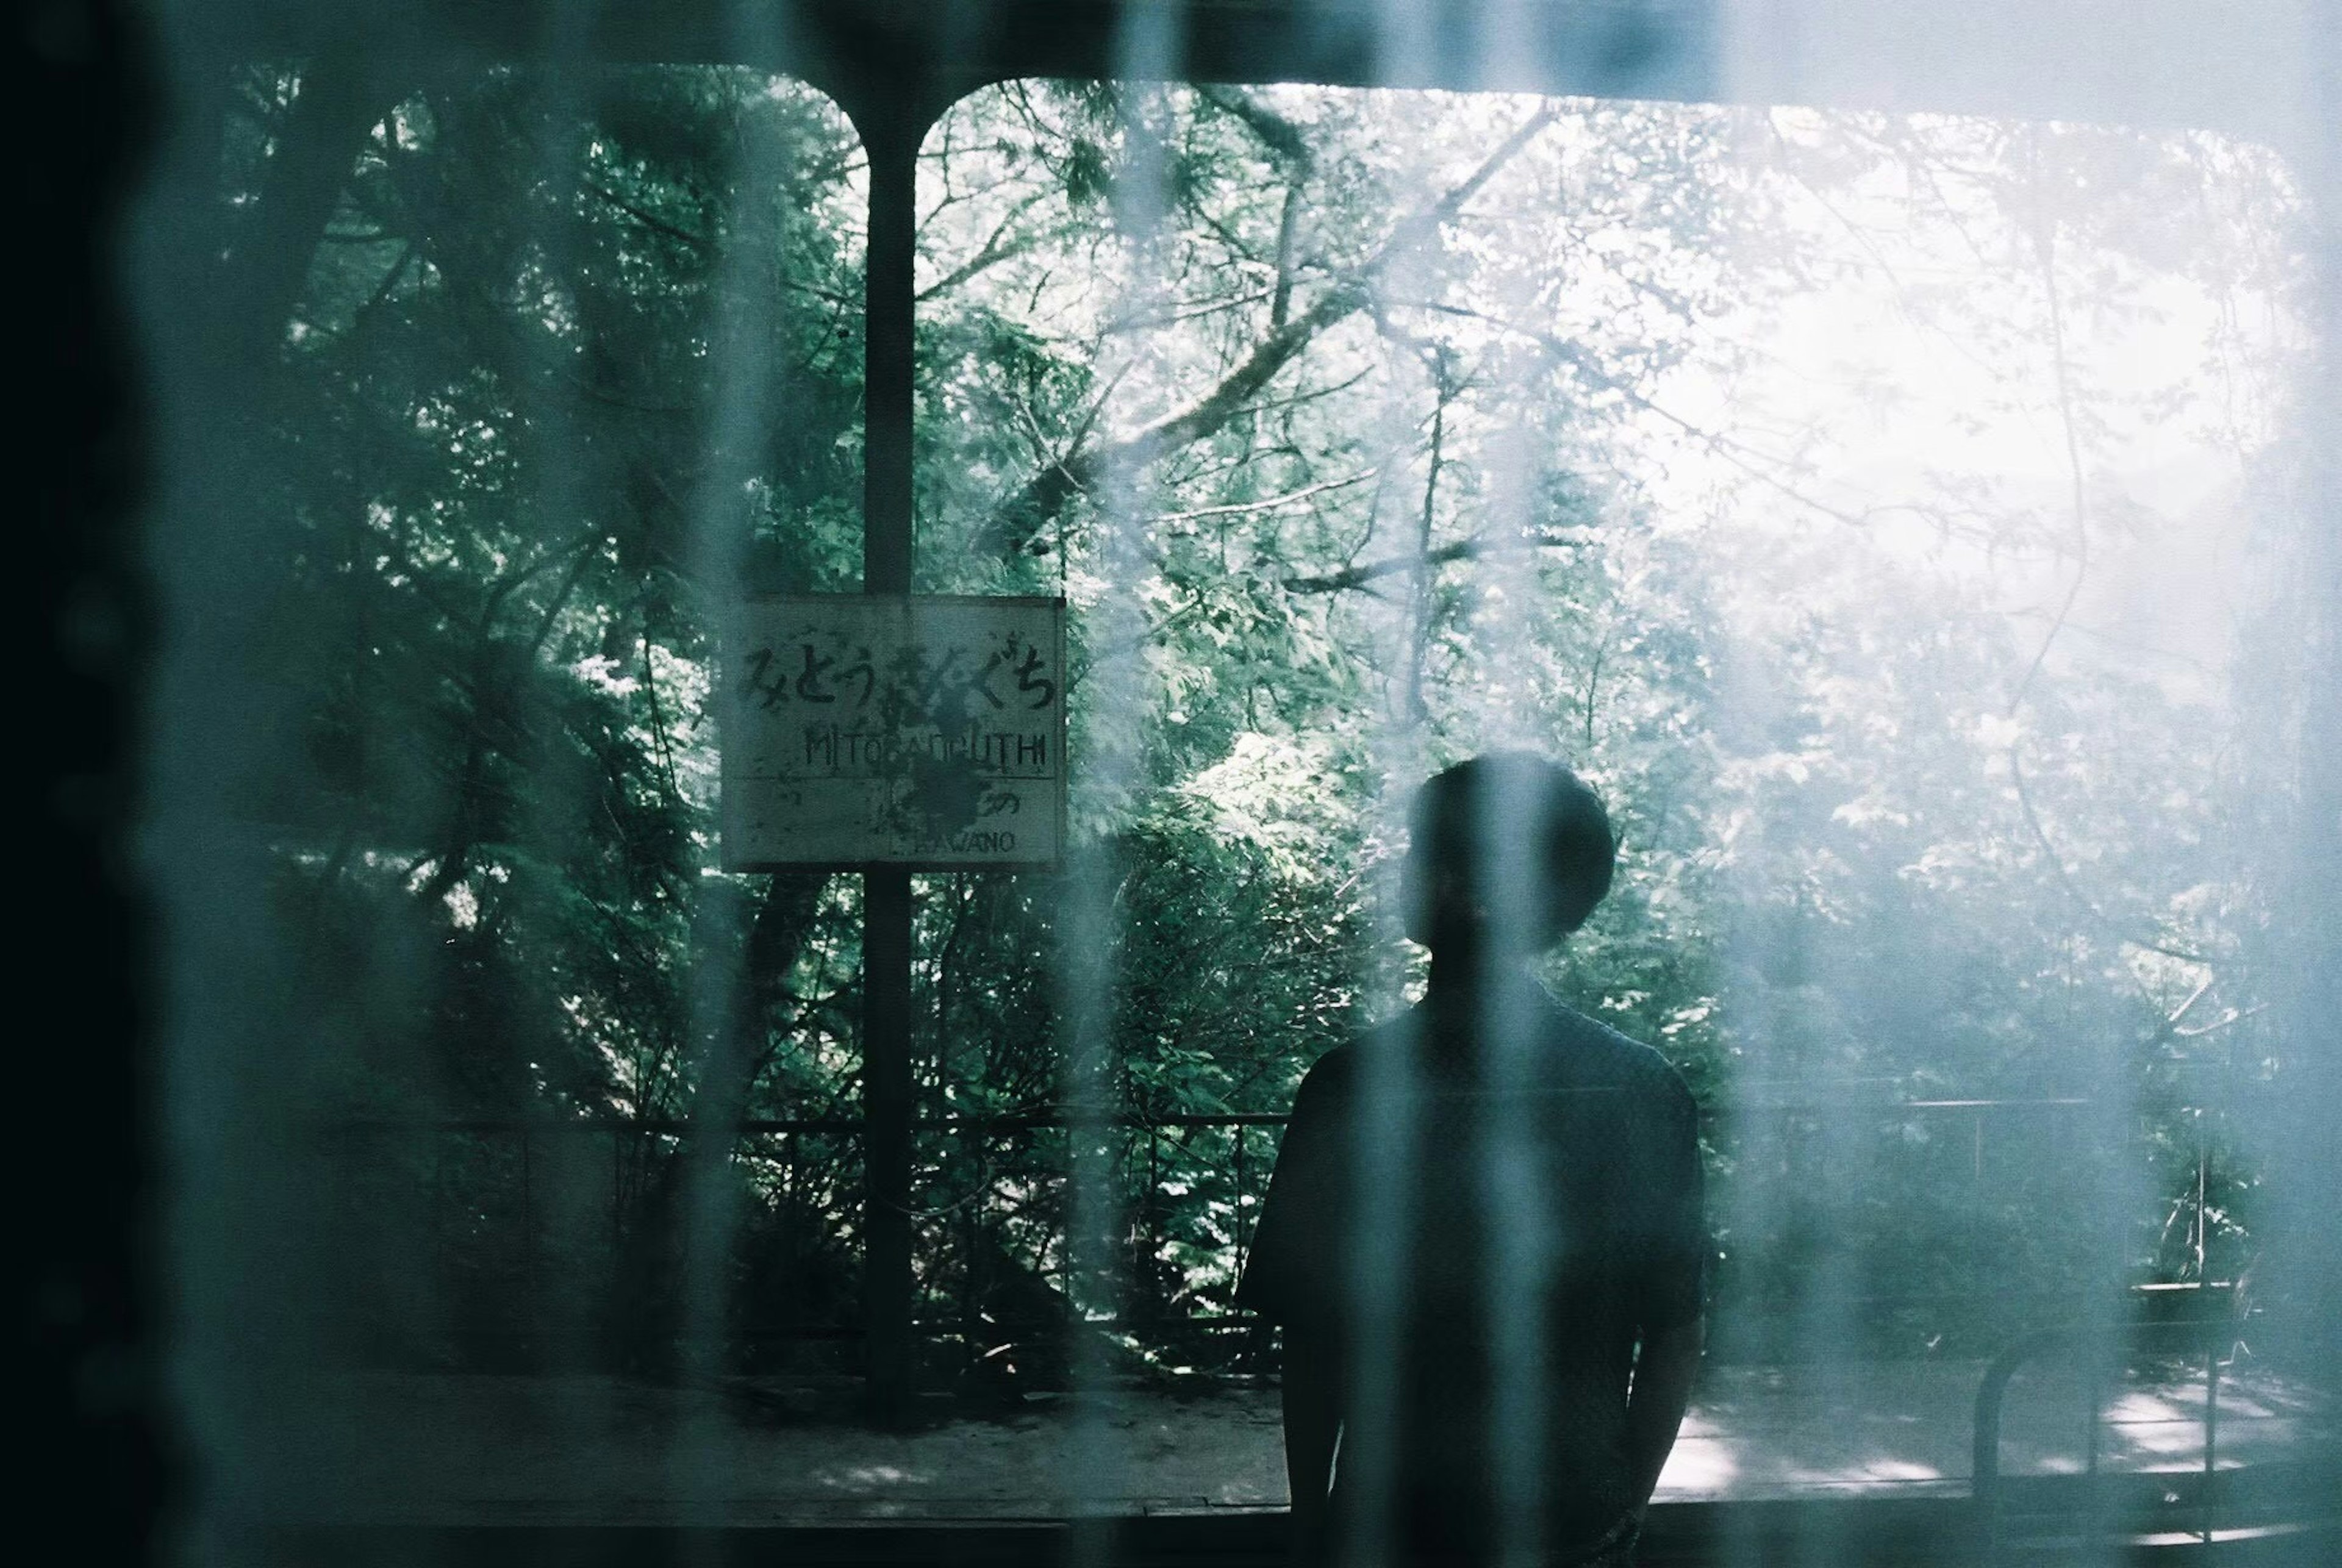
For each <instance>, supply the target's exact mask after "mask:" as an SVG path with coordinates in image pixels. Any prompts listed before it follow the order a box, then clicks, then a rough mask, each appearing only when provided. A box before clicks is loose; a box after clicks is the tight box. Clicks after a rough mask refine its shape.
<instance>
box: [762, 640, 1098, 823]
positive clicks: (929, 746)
mask: <svg viewBox="0 0 2342 1568" xmlns="http://www.w3.org/2000/svg"><path fill="white" fill-rule="evenodd" d="M721 658H722V664H721V669H720V674H719V681H718V693H717V701H718V704H719V714H720V716H721V720H722V723H723V726H724V728H723V736H724V751H723V831H724V864H726V865H727V866H729V867H732V868H733V869H735V870H746V869H751V868H755V867H769V866H779V865H829V866H840V865H848V864H867V863H871V862H885V863H893V864H917V865H929V866H937V867H944V866H956V865H970V866H973V865H1032V864H1046V863H1049V862H1052V861H1055V860H1056V857H1057V851H1058V846H1059V843H1060V840H1061V837H1062V835H1063V833H1064V825H1065V800H1066V769H1065V760H1066V707H1065V679H1066V674H1065V602H1064V601H1063V600H1059V599H1024V598H913V599H888V598H876V597H862V596H858V595H836V596H827V597H821V598H794V599H755V600H750V601H748V602H747V603H746V604H743V605H742V606H741V607H740V609H739V610H738V612H737V613H736V615H735V616H734V618H733V620H732V622H731V623H730V624H729V625H728V627H727V629H726V636H725V638H724V645H723V650H722V654H721Z"/></svg>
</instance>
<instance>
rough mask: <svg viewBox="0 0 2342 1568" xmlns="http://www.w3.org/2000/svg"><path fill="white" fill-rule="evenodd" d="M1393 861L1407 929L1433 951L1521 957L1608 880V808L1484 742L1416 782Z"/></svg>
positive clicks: (1464, 956) (1578, 913)
mask: <svg viewBox="0 0 2342 1568" xmlns="http://www.w3.org/2000/svg"><path fill="white" fill-rule="evenodd" d="M1408 821H1409V828H1410V833H1411V837H1410V843H1409V845H1408V849H1407V854H1406V864H1405V868H1404V871H1403V873H1402V879H1403V894H1402V895H1403V897H1404V898H1405V901H1406V934H1407V935H1408V936H1409V937H1410V938H1412V939H1413V940H1415V941H1416V942H1419V943H1421V944H1424V945H1425V946H1426V947H1428V948H1430V949H1431V950H1432V952H1433V953H1434V954H1436V955H1438V956H1439V957H1440V958H1441V959H1442V960H1444V961H1464V960H1472V959H1476V958H1479V957H1483V956H1486V957H1488V958H1494V959H1500V960H1501V959H1513V958H1526V957H1528V956H1531V955H1533V954H1538V953H1542V952H1544V951H1545V950H1546V948H1548V947H1551V946H1552V945H1553V944H1555V943H1556V942H1558V941H1560V940H1561V939H1562V938H1563V937H1565V936H1566V935H1568V934H1570V933H1571V932H1573V931H1575V930H1576V929H1577V928H1578V927H1579V926H1581V925H1583V924H1586V917H1587V916H1588V915H1590V914H1593V913H1594V907H1595V905H1596V904H1600V903H1601V902H1602V897H1603V895H1604V894H1606V893H1608V892H1609V891H1610V875H1611V870H1612V866H1613V864H1614V862H1615V860H1616V854H1617V844H1616V840H1615V839H1614V838H1613V837H1612V836H1611V833H1610V815H1609V814H1608V813H1607V812H1606V811H1604V810H1603V809H1602V801H1601V798H1600V797H1599V796H1597V795H1596V794H1595V793H1594V792H1593V790H1591V789H1589V788H1588V787H1587V786H1586V781H1585V780H1583V779H1581V778H1579V777H1578V776H1577V775H1576V774H1574V773H1572V772H1570V771H1569V770H1568V769H1567V768H1566V767H1563V766H1561V765H1560V764H1557V763H1550V762H1547V761H1546V760H1545V759H1544V758H1543V757H1539V756H1534V755H1531V754H1528V753H1526V752H1491V753H1488V754H1486V755H1483V756H1476V757H1473V758H1471V759H1470V760H1468V761H1466V762H1461V763H1457V764H1456V765H1455V766H1454V767H1451V768H1448V769H1446V771H1445V772H1443V773H1439V774H1434V775H1433V776H1432V777H1431V778H1430V779H1429V780H1428V781H1426V783H1425V784H1424V785H1423V787H1422V789H1421V790H1419V791H1417V792H1416V797H1415V804H1414V807H1413V810H1412V812H1411V813H1410V814H1409V819H1408Z"/></svg>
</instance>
